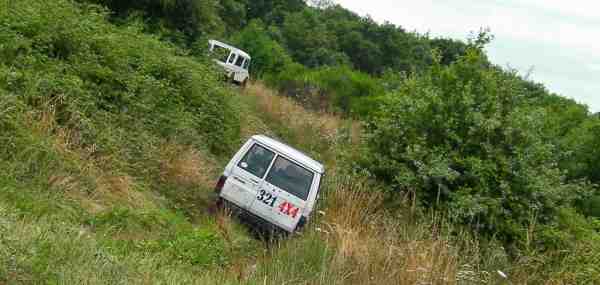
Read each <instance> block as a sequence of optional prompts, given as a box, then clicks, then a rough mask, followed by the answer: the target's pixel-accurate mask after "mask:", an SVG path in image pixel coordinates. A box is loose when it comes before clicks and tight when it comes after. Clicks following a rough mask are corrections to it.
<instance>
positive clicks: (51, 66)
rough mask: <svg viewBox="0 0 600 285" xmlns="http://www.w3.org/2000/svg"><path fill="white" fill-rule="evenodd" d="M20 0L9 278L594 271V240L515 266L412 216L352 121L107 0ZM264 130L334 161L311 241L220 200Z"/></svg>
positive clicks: (4, 95)
mask: <svg viewBox="0 0 600 285" xmlns="http://www.w3.org/2000/svg"><path fill="white" fill-rule="evenodd" d="M15 3H16V2H14V1H12V2H10V1H4V2H0V43H2V44H0V283H7V284H36V283H47V284H80V283H85V284H148V283H151V284H265V283H266V284H278V283H281V284H284V283H285V284H414V283H417V282H429V283H434V284H440V283H451V284H469V283H473V284H476V283H478V282H479V283H481V282H496V281H498V282H500V281H502V280H500V279H498V276H496V275H494V274H495V273H494V272H495V271H496V270H504V271H505V272H507V273H509V275H510V276H511V278H513V280H514V281H515V282H516V283H519V280H528V281H531V282H533V283H536V282H537V283H541V282H542V281H545V280H558V281H557V282H556V283H560V281H562V280H565V283H576V282H578V281H581V282H585V281H589V280H594V279H593V278H594V277H597V276H598V272H597V269H595V268H593V266H587V267H577V266H576V265H580V264H586V263H588V264H595V262H596V261H594V260H596V259H597V256H596V254H595V252H598V251H597V250H596V249H595V248H596V245H594V243H593V242H590V243H589V244H581V245H578V247H577V250H578V251H577V253H578V254H577V255H574V254H570V255H567V256H566V258H562V259H550V258H549V257H547V256H545V255H543V254H541V253H532V254H531V255H530V256H524V257H522V259H521V260H517V261H512V260H510V259H509V258H508V257H507V254H506V250H505V249H503V248H502V247H501V246H499V245H498V244H497V243H495V242H494V241H481V240H478V239H477V237H476V236H474V235H473V234H472V233H469V232H467V231H464V230H462V229H460V228H456V227H453V226H452V225H449V224H448V223H447V222H445V220H444V219H443V218H441V217H440V216H439V213H438V214H436V213H434V214H431V215H426V214H423V213H418V211H417V210H415V209H414V207H413V205H412V204H411V200H410V197H398V196H388V194H385V191H381V190H383V186H382V185H380V184H378V183H377V182H376V181H372V180H371V179H370V178H369V176H368V175H366V174H364V173H354V171H353V168H352V167H351V166H352V165H353V161H354V159H355V158H356V157H357V153H358V152H359V151H360V150H361V148H362V145H361V131H360V126H359V125H358V124H357V123H355V122H352V121H348V120H342V119H340V118H337V117H335V116H332V115H329V114H317V113H313V112H309V111H307V110H305V109H303V108H302V107H300V106H299V105H298V104H295V103H294V102H293V101H292V100H289V99H287V98H284V97H281V96H278V95H277V94H276V93H274V92H273V91H270V90H269V89H267V88H265V87H264V86H262V85H260V84H257V85H251V86H250V87H249V88H248V90H246V91H244V92H238V91H237V90H236V89H233V88H231V87H228V86H226V85H224V84H223V83H221V82H219V81H218V80H217V77H218V75H215V71H214V70H213V67H212V66H211V64H210V63H209V62H207V61H206V60H204V59H202V58H195V57H191V56H188V55H187V51H185V50H181V49H179V48H177V47H174V46H172V45H170V44H167V43H164V42H161V41H160V40H158V39H157V38H156V37H154V36H151V35H145V34H143V33H142V32H141V28H140V25H139V24H135V23H133V24H130V25H128V26H127V25H126V26H121V27H117V26H114V25H112V24H110V23H108V21H107V20H106V12H105V11H104V10H103V9H101V8H98V7H96V6H89V5H85V4H77V3H74V2H71V1H67V0H55V1H41V0H23V1H20V2H19V3H18V5H16V4H15ZM256 133H264V134H268V135H272V136H276V137H279V138H281V139H283V140H284V141H286V142H287V143H289V144H291V145H294V146H296V147H298V148H300V149H301V150H303V151H305V152H307V153H309V154H311V155H312V156H314V157H315V158H317V159H319V160H321V161H323V162H325V165H326V166H327V169H328V174H327V179H326V180H325V181H326V183H325V185H324V187H323V189H322V200H321V201H320V202H319V205H318V207H319V208H318V210H322V211H324V212H325V215H324V216H323V215H321V214H316V215H315V217H314V219H313V221H312V222H311V223H310V224H309V226H308V228H307V229H306V230H305V231H304V232H303V233H302V235H299V236H293V237H292V238H290V239H286V240H281V241H278V242H274V243H264V242H262V241H260V240H258V239H256V238H254V237H253V236H252V235H251V234H249V233H248V228H247V227H246V226H245V225H243V224H240V223H238V222H237V221H236V220H235V219H233V218H232V217H230V216H229V215H228V214H227V213H224V212H219V211H216V212H215V211H213V210H212V209H211V207H212V204H213V202H214V199H215V196H214V193H213V191H212V187H213V186H214V183H215V181H216V179H217V178H218V176H219V175H220V171H221V170H222V169H223V166H224V165H225V164H226V163H227V161H228V159H229V158H230V157H231V155H232V154H233V153H234V152H235V151H236V148H237V147H239V146H240V145H241V144H242V143H243V142H244V141H245V140H246V139H247V138H248V137H249V136H251V135H253V134H256ZM391 198H393V199H391ZM391 201H394V202H393V203H392V202H391ZM529 257H530V258H529ZM527 258H529V259H527ZM545 258H548V259H545ZM531 260H535V261H531ZM547 260H550V261H548V262H546V261H547ZM556 260H559V261H560V262H556ZM551 261H552V262H554V263H552V264H551V265H552V266H550V265H548V264H550V263H551ZM561 262H563V263H561ZM555 268H566V269H564V270H563V271H552V270H551V269H555Z"/></svg>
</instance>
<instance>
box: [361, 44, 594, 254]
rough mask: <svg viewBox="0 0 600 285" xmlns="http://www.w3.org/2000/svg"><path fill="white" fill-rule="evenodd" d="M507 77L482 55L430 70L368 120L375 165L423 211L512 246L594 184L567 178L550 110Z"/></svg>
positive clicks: (477, 53) (408, 82) (409, 81)
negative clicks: (549, 129) (549, 132)
mask: <svg viewBox="0 0 600 285" xmlns="http://www.w3.org/2000/svg"><path fill="white" fill-rule="evenodd" d="M526 93H527V92H526V90H525V89H523V88H521V86H520V81H519V80H518V78H517V77H515V76H514V75H512V74H510V73H505V72H502V71H500V70H497V69H493V68H488V67H487V61H486V60H485V59H484V58H482V56H481V53H480V51H479V50H476V49H472V50H470V51H469V52H468V53H467V55H466V56H465V57H462V58H460V59H459V60H458V61H457V62H455V63H453V64H451V65H450V66H449V67H444V66H442V65H439V64H438V65H433V66H432V68H431V70H430V71H429V72H428V73H426V74H424V75H422V76H413V77H410V78H409V79H407V80H406V81H405V82H404V84H403V86H402V87H401V88H400V90H399V91H397V92H396V93H392V94H391V95H389V96H388V97H387V98H386V100H385V103H384V104H383V107H382V109H381V110H380V112H379V113H378V114H377V115H376V117H375V119H374V120H373V121H372V122H370V123H369V125H368V126H369V127H368V131H369V133H368V141H369V146H370V148H369V150H370V164H369V165H370V166H369V168H370V169H371V170H372V171H373V173H374V174H376V175H377V176H378V177H380V178H382V179H384V180H385V181H387V182H388V183H390V184H391V185H394V187H395V188H396V189H398V190H404V191H409V192H412V193H414V195H415V197H417V198H418V199H419V200H420V201H421V202H422V203H423V204H424V205H427V206H430V207H442V208H445V209H447V210H448V211H449V212H450V213H451V215H452V216H453V217H454V219H455V220H456V221H458V222H461V223H466V224H470V225H472V226H473V227H475V228H476V229H478V230H479V231H484V232H488V233H490V234H496V235H499V236H500V237H502V239H504V240H505V241H508V242H513V241H517V242H521V241H524V240H525V239H526V235H527V229H528V225H530V224H531V223H538V222H539V223H542V224H546V225H547V224H549V223H552V222H553V221H554V220H555V217H556V215H557V212H556V210H557V209H558V208H559V207H561V206H563V205H573V203H574V201H575V200H576V199H579V198H581V197H582V196H580V195H589V190H590V189H589V188H587V187H585V186H583V185H579V184H570V183H567V182H566V181H565V177H564V174H563V171H562V170H561V169H560V168H559V167H558V166H557V165H558V161H557V158H556V156H555V152H556V146H555V145H554V144H552V143H550V142H548V141H547V140H545V134H544V133H543V132H544V128H543V124H544V122H545V120H546V117H547V116H548V114H547V112H546V111H545V110H544V109H543V108H541V107H536V106H531V105H528V104H526V102H527V100H526V99H527V96H526Z"/></svg>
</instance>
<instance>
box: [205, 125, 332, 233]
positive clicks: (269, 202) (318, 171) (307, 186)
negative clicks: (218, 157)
mask: <svg viewBox="0 0 600 285" xmlns="http://www.w3.org/2000/svg"><path fill="white" fill-rule="evenodd" d="M324 171H325V169H324V167H323V165H322V164H321V163H319V162H317V161H315V160H313V159H312V158H310V157H308V156H307V155H305V154H304V153H302V152H300V151H298V150H296V149H294V148H292V147H290V146H288V145H286V144H284V143H282V142H279V141H277V140H274V139H272V138H269V137H266V136H263V135H257V136H253V137H252V138H250V139H249V140H248V141H247V142H246V144H244V146H243V147H242V148H241V149H240V150H239V151H238V152H237V154H236V155H235V156H234V157H233V159H231V161H230V162H229V164H228V165H227V166H226V168H225V171H224V172H223V176H221V178H220V179H219V182H218V183H217V186H216V191H217V193H218V194H219V202H220V203H224V204H227V205H229V206H231V207H234V208H236V209H237V210H241V211H240V212H242V214H243V215H244V216H246V217H250V218H251V220H252V221H253V222H258V223H259V224H260V225H262V226H267V228H268V229H270V230H283V231H285V232H287V233H292V232H294V231H296V229H298V228H301V227H302V226H304V224H306V222H308V220H309V217H310V214H311V212H312V211H313V208H314V205H315V202H316V200H317V197H318V193H319V187H320V186H321V178H322V177H323V175H324Z"/></svg>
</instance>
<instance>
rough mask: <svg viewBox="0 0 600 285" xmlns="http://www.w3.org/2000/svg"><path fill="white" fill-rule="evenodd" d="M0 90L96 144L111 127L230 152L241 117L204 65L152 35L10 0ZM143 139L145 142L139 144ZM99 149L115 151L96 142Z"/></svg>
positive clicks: (54, 4)
mask: <svg viewBox="0 0 600 285" xmlns="http://www.w3.org/2000/svg"><path fill="white" fill-rule="evenodd" d="M0 5H2V7H0V8H2V9H1V10H0V17H2V24H1V29H0V38H2V39H3V41H6V42H8V43H10V44H7V45H5V44H3V45H0V54H3V55H12V56H10V57H2V58H0V64H1V65H0V66H5V68H3V72H1V73H0V76H1V77H0V87H2V88H4V89H5V90H6V92H7V93H10V94H14V96H17V97H18V98H20V100H21V101H22V102H24V103H26V104H28V105H30V106H31V107H33V108H39V107H41V105H42V104H45V103H46V104H50V105H51V107H52V108H54V109H55V110H56V116H57V118H56V120H57V121H58V122H59V123H60V124H61V125H63V126H67V127H69V128H72V129H76V130H78V131H79V132H80V133H81V134H82V139H83V144H84V145H92V144H95V143H97V140H100V139H101V138H102V137H103V133H105V132H109V131H120V130H123V131H125V132H132V131H134V132H140V133H143V132H148V133H151V134H154V135H157V136H159V137H163V138H169V139H174V138H179V140H180V141H181V142H182V143H185V144H193V145H198V146H200V145H208V146H209V147H210V148H211V150H213V151H214V152H217V153H219V152H224V151H228V150H230V149H231V148H232V144H231V143H228V142H231V141H235V140H236V139H237V137H238V136H239V117H238V116H237V113H236V112H235V110H234V109H235V108H234V107H233V106H232V103H231V100H230V99H229V97H230V95H229V91H228V90H227V89H226V88H224V87H223V86H220V85H219V84H218V83H217V80H216V78H217V76H218V72H216V71H215V70H214V69H213V67H212V64H211V63H210V62H209V61H208V60H207V59H203V58H202V59H201V58H196V59H193V58H190V57H186V56H184V55H185V52H184V51H183V50H180V49H178V48H176V47H174V46H172V45H170V44H167V43H164V42H161V41H159V40H158V39H156V38H155V37H153V36H149V35H143V34H142V33H141V25H138V24H132V25H130V26H127V27H124V28H117V27H115V26H113V25H110V24H109V23H107V21H106V14H107V12H106V11H105V10H103V9H100V8H98V7H96V6H90V5H87V4H79V5H73V4H72V3H71V2H69V1H51V2H48V1H35V0H28V1H25V2H21V3H19V5H15V4H13V2H3V3H2V4H0ZM140 143H144V142H140ZM98 146H99V150H98V151H99V152H103V151H105V150H106V149H107V148H109V147H110V146H107V145H99V144H98Z"/></svg>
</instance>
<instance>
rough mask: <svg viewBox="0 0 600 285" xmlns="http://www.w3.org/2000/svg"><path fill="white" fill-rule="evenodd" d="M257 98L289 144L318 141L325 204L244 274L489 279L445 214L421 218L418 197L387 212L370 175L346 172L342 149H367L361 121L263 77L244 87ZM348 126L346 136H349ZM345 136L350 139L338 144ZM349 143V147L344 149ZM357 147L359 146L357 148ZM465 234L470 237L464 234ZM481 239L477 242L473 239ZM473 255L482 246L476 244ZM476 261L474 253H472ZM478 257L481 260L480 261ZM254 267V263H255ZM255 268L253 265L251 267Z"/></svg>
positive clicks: (301, 278) (326, 280)
mask: <svg viewBox="0 0 600 285" xmlns="http://www.w3.org/2000/svg"><path fill="white" fill-rule="evenodd" d="M244 95H245V96H250V97H252V98H254V99H255V100H256V105H257V110H258V112H260V113H261V114H262V118H263V120H271V121H272V122H276V125H275V126H273V124H270V126H271V127H272V128H274V129H277V128H279V127H283V128H285V130H286V131H288V133H286V135H287V136H286V139H287V141H286V142H288V143H290V144H292V145H295V146H304V147H305V148H306V146H309V147H310V146H311V144H314V142H315V141H318V143H319V144H323V145H325V147H321V148H319V147H316V148H315V149H316V150H318V151H321V152H325V153H320V155H321V157H322V158H324V159H325V160H324V162H325V165H326V168H327V171H328V172H327V177H326V185H325V186H324V187H323V189H322V192H323V194H322V196H323V197H322V200H323V201H321V202H320V203H322V206H321V208H320V209H321V210H322V214H324V215H321V214H319V215H317V217H314V220H313V222H312V226H311V227H309V228H308V229H307V230H306V231H305V232H304V233H303V234H302V237H298V238H293V239H291V240H287V241H282V242H281V244H278V245H277V246H276V247H275V249H273V250H271V251H269V252H268V253H267V254H266V255H265V256H263V257H262V259H261V260H260V261H259V262H258V263H257V264H256V265H254V266H258V269H257V270H251V269H248V268H246V269H242V270H239V272H249V273H247V274H246V275H240V276H242V277H241V278H239V280H242V281H244V282H249V283H251V284H252V283H255V282H258V283H260V284H263V283H264V284H277V283H286V282H287V283H290V284H465V283H482V282H488V281H490V280H491V279H489V278H488V275H486V274H487V273H485V272H482V271H481V270H479V269H478V266H477V265H476V264H472V263H470V262H467V261H466V260H468V258H465V257H464V256H462V255H461V249H459V247H458V246H457V245H455V244H454V242H453V241H452V240H451V239H449V238H448V237H447V236H445V233H444V231H443V230H442V229H441V228H442V227H443V226H444V222H443V219H439V218H432V219H431V220H430V221H428V222H426V223H415V221H414V219H413V218H411V217H409V215H411V211H410V208H412V205H413V203H412V201H411V200H410V199H409V198H408V197H406V198H403V199H405V200H403V201H400V202H398V203H395V204H400V205H403V206H401V207H404V208H406V209H407V210H406V211H405V212H400V213H399V212H393V211H387V210H386V206H385V205H384V204H385V200H386V198H387V197H386V194H384V191H380V190H381V189H379V186H378V185H376V184H375V183H373V181H371V180H370V179H369V178H366V177H363V176H360V175H354V174H350V173H348V171H346V169H345V166H347V165H348V161H344V159H347V157H346V158H344V157H340V156H341V155H340V152H344V151H345V152H353V151H354V150H356V149H358V148H360V147H361V135H362V134H361V132H362V131H361V127H360V124H359V123H358V122H352V121H348V120H345V119H343V118H340V117H337V116H334V115H331V114H323V113H316V112H312V111H308V110H306V109H304V108H303V107H302V106H301V105H300V104H298V103H297V102H295V101H294V100H293V99H291V98H288V97H283V96H279V95H277V94H276V93H274V92H273V91H272V90H270V89H268V88H267V87H265V86H264V85H262V84H261V83H254V84H251V85H249V86H248V88H247V89H246V91H245V92H244ZM342 131H345V132H346V133H345V134H342ZM343 135H345V136H346V137H345V138H344V139H345V140H346V142H345V144H344V145H343V146H342V145H340V144H339V140H340V136H343ZM341 148H344V149H343V151H340V150H341ZM353 149H354V150H353ZM461 238H462V239H463V240H465V241H467V240H471V237H470V236H468V235H465V236H464V237H461ZM473 244H474V245H476V244H477V242H476V241H473ZM469 254H472V255H473V256H476V255H477V254H479V251H478V250H476V249H472V252H470V253H469ZM473 259H474V258H473ZM473 263H474V262H473ZM248 266H251V265H248ZM251 268H252V267H251Z"/></svg>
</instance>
